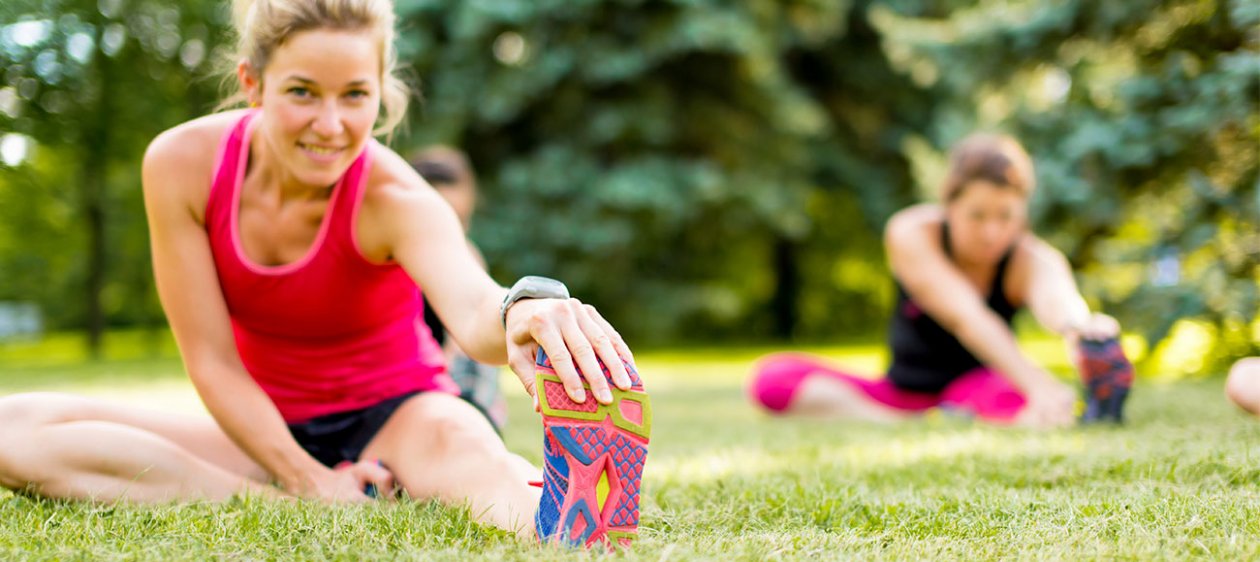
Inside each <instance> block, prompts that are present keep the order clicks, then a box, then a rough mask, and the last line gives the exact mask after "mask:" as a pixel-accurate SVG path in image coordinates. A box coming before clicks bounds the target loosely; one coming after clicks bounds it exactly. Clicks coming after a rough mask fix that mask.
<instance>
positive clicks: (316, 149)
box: [302, 144, 337, 156]
mask: <svg viewBox="0 0 1260 562" xmlns="http://www.w3.org/2000/svg"><path fill="white" fill-rule="evenodd" d="M302 148H305V149H306V150H309V151H311V152H314V153H315V154H319V155H321V156H327V155H329V154H332V153H334V152H337V149H335V148H322V147H318V146H311V145H309V144H304V145H302Z"/></svg>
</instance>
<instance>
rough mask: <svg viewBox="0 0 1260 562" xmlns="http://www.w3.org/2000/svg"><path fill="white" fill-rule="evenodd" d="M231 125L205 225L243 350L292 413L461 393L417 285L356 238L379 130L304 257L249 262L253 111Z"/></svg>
mask: <svg viewBox="0 0 1260 562" xmlns="http://www.w3.org/2000/svg"><path fill="white" fill-rule="evenodd" d="M256 115H257V112H255V111H251V112H248V113H246V114H245V116H244V117H242V118H241V120H240V121H238V122H237V123H236V125H235V126H233V127H232V128H231V130H230V131H229V132H228V133H227V134H226V135H225V136H224V139H223V142H222V144H221V145H220V147H219V154H218V157H217V158H216V164H215V174H214V179H213V182H214V183H213V184H212V185H211V187H210V199H209V201H208V202H207V205H206V231H207V234H209V237H210V250H211V252H212V253H213V255H214V264H215V269H216V270H217V271H218V275H219V284H220V286H221V287H222V290H223V298H224V300H225V301H226V302H227V308H228V314H229V315H230V316H231V319H232V329H233V332H234V333H235V336H236V346H237V349H238V350H239V352H240V355H241V361H242V362H243V363H244V365H245V368H246V369H247V370H248V371H249V374H250V375H251V376H253V378H254V380H255V381H257V382H258V384H259V386H261V387H262V389H263V390H264V391H265V392H266V393H267V395H268V396H270V397H271V401H272V402H274V403H275V405H276V408H278V409H279V410H280V415H281V416H283V417H284V419H285V421H286V422H289V423H294V422H301V421H305V420H309V419H311V418H315V417H318V416H322V415H326V414H332V413H337V412H344V411H347V410H354V409H358V408H364V407H367V406H371V405H373V404H375V403H377V402H380V401H382V400H385V399H388V398H393V397H395V396H398V395H400V394H404V393H407V392H413V391H421V390H441V391H445V392H452V393H455V392H458V387H456V386H455V383H454V381H452V380H451V379H450V377H449V376H448V375H447V374H446V367H445V359H444V357H443V354H442V349H441V347H439V346H438V344H437V342H436V341H435V340H434V339H433V335H432V334H431V333H430V332H429V328H428V327H427V326H426V325H425V323H424V315H423V306H424V305H423V304H422V302H421V300H420V290H419V288H417V287H416V284H415V283H414V282H413V281H412V280H411V278H410V277H409V276H408V275H407V273H406V272H405V271H404V270H403V269H402V267H401V266H399V265H397V264H386V265H381V264H373V263H371V262H368V261H367V260H366V259H365V258H364V257H363V255H362V253H361V252H360V251H359V248H358V246H357V245H356V242H355V240H354V224H355V216H356V215H357V214H358V209H359V204H360V202H361V201H362V199H363V191H364V185H365V184H366V183H367V177H368V172H369V170H370V169H371V168H370V167H371V164H372V158H371V156H372V151H373V150H379V149H380V146H379V145H377V144H376V143H375V141H372V142H369V144H368V146H367V148H365V149H364V150H363V153H362V154H360V155H359V157H358V159H356V160H355V161H354V163H353V164H352V165H351V166H350V168H349V169H348V170H346V173H345V175H344V176H342V178H341V181H339V182H338V183H337V185H336V186H335V187H334V188H333V192H332V196H331V199H330V200H329V204H328V210H327V212H326V213H325V215H324V219H323V224H322V225H321V226H320V229H319V234H318V235H316V237H315V243H314V244H313V245H312V246H311V248H310V250H308V252H307V254H306V256H305V257H303V258H302V259H300V260H298V261H296V262H293V263H289V264H285V265H280V266H264V265H259V264H256V263H253V262H251V261H250V260H249V258H248V257H246V256H245V253H244V252H243V251H242V249H241V248H242V246H241V241H240V234H239V232H240V231H239V230H238V229H237V222H238V221H237V215H238V212H239V210H240V197H241V194H240V190H241V183H242V182H243V180H244V178H245V170H246V167H247V165H248V162H249V141H250V133H251V131H252V126H251V125H250V124H251V123H252V122H253V120H254V119H253V118H254V116H256Z"/></svg>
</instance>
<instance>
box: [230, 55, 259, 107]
mask: <svg viewBox="0 0 1260 562" xmlns="http://www.w3.org/2000/svg"><path fill="white" fill-rule="evenodd" d="M236 79H237V81H238V82H240V85H241V92H243V93H244V94H245V102H246V103H248V104H249V106H250V107H258V106H259V105H262V76H261V75H259V74H258V72H256V71H255V69H254V65H252V64H250V62H249V59H241V62H239V63H237V64H236Z"/></svg>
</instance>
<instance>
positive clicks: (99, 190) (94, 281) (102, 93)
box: [79, 14, 113, 359]
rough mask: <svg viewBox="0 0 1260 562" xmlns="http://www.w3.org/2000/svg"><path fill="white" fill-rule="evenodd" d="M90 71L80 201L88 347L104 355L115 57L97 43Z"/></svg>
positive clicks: (101, 25) (81, 149) (100, 25)
mask: <svg viewBox="0 0 1260 562" xmlns="http://www.w3.org/2000/svg"><path fill="white" fill-rule="evenodd" d="M97 20H98V21H97V22H96V24H97V25H96V29H97V30H98V31H97V37H96V39H97V40H96V44H97V45H100V44H101V34H102V31H101V30H102V29H103V28H104V27H105V25H104V24H105V21H104V20H103V18H100V17H99V14H98V17H97ZM91 64H92V66H91V68H90V69H89V70H88V72H89V75H90V76H92V77H93V79H94V81H95V82H96V85H97V87H96V91H97V92H98V94H97V97H96V100H95V102H96V103H95V104H93V105H95V110H94V111H89V112H88V113H87V116H88V119H87V120H85V122H84V123H83V124H82V129H81V133H80V134H81V136H80V142H81V144H80V146H79V153H80V155H81V159H80V162H81V163H82V166H83V167H82V168H81V176H80V178H79V189H80V204H81V205H82V206H83V207H82V208H83V218H84V228H85V229H86V230H87V232H86V234H87V248H86V249H87V256H88V258H87V260H88V262H87V276H86V279H85V281H84V293H83V296H84V299H85V305H86V308H85V311H86V318H85V320H86V325H85V328H86V329H87V351H88V354H89V355H90V356H91V357H92V358H93V359H97V358H99V357H100V356H101V351H102V345H103V340H104V334H105V310H104V308H103V306H102V303H101V292H102V290H103V289H104V287H105V269H106V263H105V259H106V255H105V248H106V240H105V220H106V211H105V200H106V197H105V191H106V178H105V173H106V164H107V162H108V158H109V153H108V149H107V147H108V146H109V131H110V127H111V126H113V123H112V119H111V116H112V101H113V96H112V91H111V78H112V74H113V72H112V67H113V61H112V60H111V59H110V58H109V57H108V56H106V55H105V53H104V51H103V50H102V49H101V48H100V47H97V49H96V52H95V53H94V55H93V57H92V63H91Z"/></svg>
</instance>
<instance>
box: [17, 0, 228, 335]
mask: <svg viewBox="0 0 1260 562" xmlns="http://www.w3.org/2000/svg"><path fill="white" fill-rule="evenodd" d="M226 10H227V6H226V5H225V4H224V3H221V2H217V1H211V0H203V1H196V2H182V3H180V4H179V5H171V4H169V3H165V2H156V1H133V0H99V1H98V0H43V1H36V0H10V1H7V2H5V3H4V4H3V6H0V77H2V81H0V130H2V131H5V132H9V133H11V134H12V133H16V134H21V135H23V137H24V138H26V139H30V141H31V144H33V151H32V155H31V159H30V161H29V162H28V163H27V165H24V166H18V167H16V168H13V167H11V168H9V169H5V170H4V171H3V172H0V182H2V183H0V189H2V190H3V192H0V199H5V200H9V201H12V202H13V203H14V204H13V205H11V206H10V205H5V206H0V217H2V218H3V220H0V248H4V245H5V243H4V241H5V240H6V239H7V240H8V244H9V245H11V246H15V247H16V246H18V245H19V244H20V246H21V251H16V250H10V251H7V252H4V251H0V268H2V269H0V298H3V297H8V298H27V299H29V298H34V299H36V300H37V301H39V302H40V304H41V305H42V308H43V309H44V311H45V313H46V314H48V315H49V317H50V320H51V324H52V326H53V327H69V326H81V327H84V328H86V330H87V334H88V346H89V348H90V350H91V351H92V352H93V353H94V354H95V353H98V352H99V349H100V342H101V334H102V332H103V330H104V328H105V326H106V324H107V322H111V321H112V322H116V323H127V324H136V323H150V324H152V323H154V322H157V321H160V318H161V315H160V311H158V307H157V306H156V300H155V298H154V297H153V291H152V281H151V274H150V267H149V259H148V251H147V248H148V247H147V243H146V242H147V239H146V230H145V222H144V215H143V212H144V211H143V206H142V203H141V197H140V189H139V180H140V177H139V167H140V166H139V164H140V157H141V155H142V154H143V151H144V147H145V145H146V144H147V143H148V141H149V140H151V139H152V138H153V137H154V136H155V135H156V134H157V133H158V132H160V131H161V130H162V129H163V128H165V127H169V126H171V125H174V124H175V123H178V122H179V121H181V120H183V119H186V118H188V117H191V116H193V115H196V114H199V113H202V112H204V111H206V110H208V109H209V108H210V107H211V106H212V105H213V102H214V101H215V91H216V86H215V84H214V82H213V81H208V80H205V79H204V78H205V77H206V74H205V71H206V69H207V68H208V66H209V65H208V63H207V61H208V60H209V59H210V58H211V57H210V55H211V53H210V50H211V47H212V45H214V44H215V43H217V42H218V41H217V40H218V36H219V35H220V33H221V30H222V29H223V26H224V25H225V24H226V23H227V16H226Z"/></svg>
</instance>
